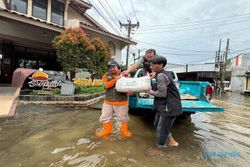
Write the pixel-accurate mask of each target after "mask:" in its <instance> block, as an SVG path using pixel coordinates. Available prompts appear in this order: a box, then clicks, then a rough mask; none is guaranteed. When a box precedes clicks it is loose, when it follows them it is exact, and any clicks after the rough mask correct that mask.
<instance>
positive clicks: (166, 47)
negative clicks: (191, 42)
mask: <svg viewBox="0 0 250 167" xmlns="http://www.w3.org/2000/svg"><path fill="white" fill-rule="evenodd" d="M136 41H137V42H141V43H144V44H148V45H153V46H157V47H161V48H165V49H172V50H179V51H186V52H214V51H201V50H188V49H180V48H174V47H168V46H163V45H158V44H154V43H150V42H144V41H140V40H136Z"/></svg>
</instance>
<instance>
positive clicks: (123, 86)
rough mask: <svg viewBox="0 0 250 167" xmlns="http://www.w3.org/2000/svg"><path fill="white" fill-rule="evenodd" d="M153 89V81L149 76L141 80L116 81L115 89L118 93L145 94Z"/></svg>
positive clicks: (125, 79) (126, 79)
mask: <svg viewBox="0 0 250 167" xmlns="http://www.w3.org/2000/svg"><path fill="white" fill-rule="evenodd" d="M150 87H151V79H150V77H149V76H145V77H140V78H125V77H122V78H120V79H118V80H117V81H116V85H115V89H116V90H117V91H118V92H127V91H129V90H131V91H133V92H143V91H146V90H149V89H150Z"/></svg>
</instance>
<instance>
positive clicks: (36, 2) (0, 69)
mask: <svg viewBox="0 0 250 167" xmlns="http://www.w3.org/2000/svg"><path fill="white" fill-rule="evenodd" d="M91 7H92V5H91V4H89V3H87V2H84V1H82V0H1V1H0V83H2V82H7V83H8V82H10V81H11V79H12V74H13V71H14V70H15V69H16V68H19V67H24V68H34V69H37V68H39V67H42V68H44V69H47V70H60V69H61V67H60V65H59V64H58V63H57V61H56V53H55V50H54V49H53V48H52V40H53V39H54V37H55V36H57V35H59V34H60V33H61V32H63V31H64V30H65V28H70V27H81V28H82V29H83V30H84V31H85V32H86V33H87V34H88V35H89V36H92V37H99V38H101V39H102V40H103V41H104V42H105V43H107V44H108V45H109V46H110V49H111V52H112V58H113V59H115V60H117V61H118V62H120V61H121V50H122V49H123V48H124V47H125V46H127V45H131V44H135V42H133V41H131V40H128V39H127V38H124V37H121V36H118V35H116V34H113V33H110V32H109V31H107V30H106V29H105V28H104V27H103V26H102V25H101V24H99V23H98V22H97V21H96V20H94V19H93V18H92V17H91V16H89V15H88V14H87V13H86V11H87V10H88V9H90V8H91Z"/></svg>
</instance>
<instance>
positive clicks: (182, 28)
mask: <svg viewBox="0 0 250 167" xmlns="http://www.w3.org/2000/svg"><path fill="white" fill-rule="evenodd" d="M246 21H250V19H247V20H241V21H234V22H228V23H218V24H214V25H206V26H202V25H200V26H197V27H193V28H189V27H180V28H169V29H151V30H144V31H143V30H141V31H142V32H138V33H139V34H145V33H152V31H153V32H154V33H163V32H175V31H192V30H195V29H201V28H206V27H207V26H218V25H220V26H227V25H230V24H235V23H241V22H246ZM157 30H160V31H157Z"/></svg>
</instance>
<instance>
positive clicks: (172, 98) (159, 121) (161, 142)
mask: <svg viewBox="0 0 250 167" xmlns="http://www.w3.org/2000/svg"><path fill="white" fill-rule="evenodd" d="M166 64H167V59H166V58H165V57H163V56H157V57H155V58H154V59H153V60H152V61H151V68H152V71H153V72H155V73H156V83H157V87H156V88H155V89H154V90H150V91H149V93H150V94H151V95H153V96H154V110H155V111H156V115H155V122H154V126H155V127H156V131H157V137H156V146H157V147H156V148H150V149H148V150H147V152H146V155H148V156H158V155H160V153H161V149H162V148H165V147H166V140H167V139H168V138H169V134H170V129H171V126H172V124H173V122H174V120H175V118H176V117H177V116H179V115H181V114H182V107H181V98H180V94H179V91H178V89H177V87H176V85H175V82H174V80H173V79H172V77H171V74H170V73H169V72H167V71H165V70H164V67H165V65H166Z"/></svg>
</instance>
